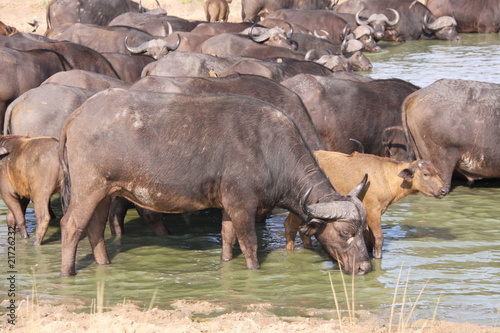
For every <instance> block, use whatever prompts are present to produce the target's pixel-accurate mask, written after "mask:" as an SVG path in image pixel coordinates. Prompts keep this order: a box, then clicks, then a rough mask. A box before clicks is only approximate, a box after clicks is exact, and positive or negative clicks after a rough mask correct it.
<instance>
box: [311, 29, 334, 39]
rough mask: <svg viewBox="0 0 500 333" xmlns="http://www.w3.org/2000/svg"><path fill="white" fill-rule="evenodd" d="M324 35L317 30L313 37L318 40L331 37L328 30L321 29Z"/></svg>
mask: <svg viewBox="0 0 500 333" xmlns="http://www.w3.org/2000/svg"><path fill="white" fill-rule="evenodd" d="M320 31H321V32H322V33H323V34H324V35H320V34H319V33H318V32H317V31H316V30H314V31H313V35H314V37H316V38H321V39H326V38H327V37H328V36H330V34H329V33H328V31H326V30H323V29H321V30H320Z"/></svg>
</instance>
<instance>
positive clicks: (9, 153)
mask: <svg viewBox="0 0 500 333" xmlns="http://www.w3.org/2000/svg"><path fill="white" fill-rule="evenodd" d="M58 147H59V143H58V141H57V139H55V138H51V137H39V138H29V137H25V136H19V135H0V194H1V196H2V200H3V202H5V205H6V206H7V208H8V212H7V225H8V226H9V227H11V228H15V227H16V226H17V228H19V230H20V232H21V236H22V237H23V238H28V232H27V231H26V222H25V219H24V214H25V212H26V207H27V205H28V203H29V201H30V200H32V201H33V204H34V208H35V214H36V223H37V227H36V233H35V240H34V241H33V245H40V244H41V243H42V240H43V237H44V236H45V233H46V232H47V228H48V227H49V222H50V220H51V210H50V207H49V205H50V198H51V197H52V194H54V193H56V192H59V190H60V185H61V181H62V172H61V170H60V168H59V159H58Z"/></svg>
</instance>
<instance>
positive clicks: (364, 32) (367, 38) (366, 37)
mask: <svg viewBox="0 0 500 333" xmlns="http://www.w3.org/2000/svg"><path fill="white" fill-rule="evenodd" d="M374 32H375V30H373V28H372V27H371V26H369V25H367V24H363V25H358V26H357V27H356V29H354V30H353V31H352V32H351V33H350V34H349V35H347V36H346V38H347V39H357V40H359V41H360V42H361V43H363V50H365V51H367V52H380V46H378V45H377V41H376V40H375V38H374V36H373V34H374Z"/></svg>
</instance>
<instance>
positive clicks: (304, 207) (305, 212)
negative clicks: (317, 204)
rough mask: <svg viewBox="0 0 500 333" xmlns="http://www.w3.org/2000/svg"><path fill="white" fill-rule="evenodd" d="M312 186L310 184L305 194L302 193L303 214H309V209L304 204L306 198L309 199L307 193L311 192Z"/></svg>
mask: <svg viewBox="0 0 500 333" xmlns="http://www.w3.org/2000/svg"><path fill="white" fill-rule="evenodd" d="M312 189H313V187H312V186H311V187H310V188H309V189H308V190H307V192H306V194H305V195H304V199H303V200H302V205H301V207H302V212H303V213H304V215H305V216H309V211H308V210H307V205H306V202H307V199H309V194H311V191H312Z"/></svg>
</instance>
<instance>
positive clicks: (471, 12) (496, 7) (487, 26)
mask: <svg viewBox="0 0 500 333" xmlns="http://www.w3.org/2000/svg"><path fill="white" fill-rule="evenodd" d="M426 5H427V7H428V8H429V9H430V11H431V12H432V14H434V15H436V16H445V15H446V16H451V17H453V18H454V19H455V20H456V21H457V28H456V29H457V31H458V32H464V33H470V32H479V33H494V32H499V31H500V4H499V3H498V0H475V1H468V0H427V1H426Z"/></svg>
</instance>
